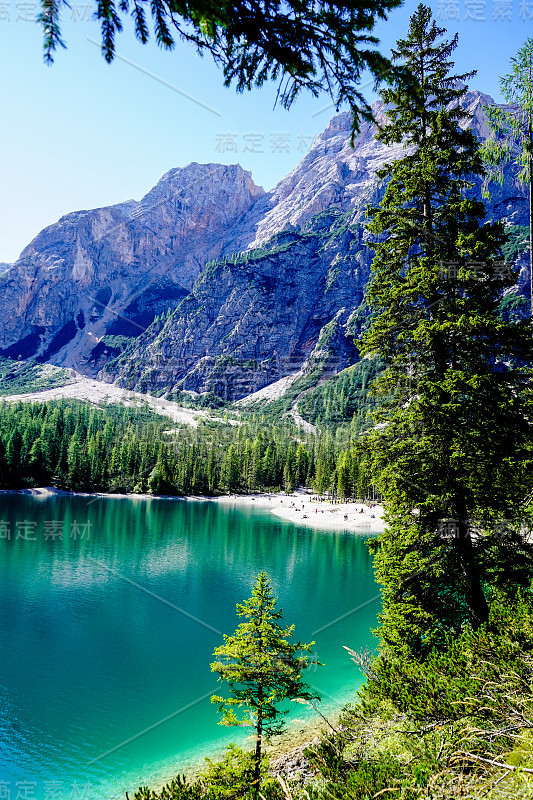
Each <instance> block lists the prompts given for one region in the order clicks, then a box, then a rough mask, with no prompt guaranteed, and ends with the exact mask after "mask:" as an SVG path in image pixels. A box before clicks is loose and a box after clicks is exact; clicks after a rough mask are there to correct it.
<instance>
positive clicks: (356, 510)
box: [188, 490, 384, 533]
mask: <svg viewBox="0 0 533 800" xmlns="http://www.w3.org/2000/svg"><path fill="white" fill-rule="evenodd" d="M313 498H314V499H313ZM188 499H190V500H193V499H196V500H214V501H215V502H217V503H223V504H224V505H234V506H235V507H238V508H243V507H248V508H262V509H268V510H269V511H270V512H271V513H272V514H275V515H276V516H277V517H281V518H282V519H285V520H287V521H288V522H293V523H295V524H296V525H304V526H307V527H309V528H320V529H322V530H329V531H341V532H344V531H351V532H353V533H369V532H371V533H379V532H380V531H382V530H383V529H384V522H383V507H382V506H380V505H377V504H375V503H372V504H371V505H372V507H371V508H370V507H369V504H361V503H331V502H328V501H326V500H318V499H317V496H316V495H310V494H308V493H306V492H305V491H303V490H298V491H295V492H293V493H292V494H285V493H278V494H248V495H223V496H222V497H216V498H211V497H206V498H200V497H198V498H188Z"/></svg>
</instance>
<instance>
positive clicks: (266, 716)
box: [211, 571, 319, 791]
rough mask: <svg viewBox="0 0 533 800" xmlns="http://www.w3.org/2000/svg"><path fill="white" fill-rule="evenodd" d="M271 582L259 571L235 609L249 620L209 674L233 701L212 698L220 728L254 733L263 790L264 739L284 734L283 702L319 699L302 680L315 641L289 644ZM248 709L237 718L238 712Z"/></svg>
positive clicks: (227, 639)
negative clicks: (215, 676)
mask: <svg viewBox="0 0 533 800" xmlns="http://www.w3.org/2000/svg"><path fill="white" fill-rule="evenodd" d="M276 600H277V598H275V597H274V595H273V591H272V582H271V580H270V578H269V577H268V575H267V573H266V572H264V571H263V572H260V573H259V575H258V576H257V579H256V582H255V585H254V587H253V589H252V596H251V597H250V599H249V600H247V601H246V602H245V603H243V604H237V614H238V615H239V617H245V618H246V621H245V622H241V624H240V625H239V626H238V627H237V629H236V631H235V633H234V634H233V635H232V636H224V644H223V645H221V646H220V647H217V648H216V649H215V652H214V656H215V658H216V661H215V662H214V663H213V664H211V670H212V671H213V672H218V674H219V680H220V681H225V682H226V683H227V684H228V685H229V687H230V690H231V697H229V698H223V697H218V696H214V697H212V698H211V702H212V703H216V705H218V707H219V711H220V712H222V720H221V722H220V723H219V724H220V725H246V726H252V727H253V728H254V729H255V740H256V745H255V769H254V788H255V790H256V791H258V790H259V786H260V779H261V752H262V745H263V738H265V739H270V738H271V737H272V736H278V735H279V734H280V733H283V731H284V717H285V715H286V714H287V710H284V709H281V708H280V707H279V706H280V704H281V703H282V702H283V701H284V700H305V701H308V702H311V701H313V700H318V699H319V697H318V695H317V694H316V693H314V692H311V691H310V689H309V687H308V686H307V684H306V683H304V681H303V679H302V673H303V671H304V670H305V669H307V668H308V666H309V665H310V664H311V663H312V664H318V663H319V662H317V661H316V660H314V661H311V660H310V658H309V656H307V655H305V653H309V652H310V650H311V647H312V646H313V645H314V642H310V643H309V644H303V643H302V642H290V641H289V639H290V638H291V637H292V634H293V631H294V625H291V626H290V627H287V628H283V627H282V626H281V625H280V624H279V620H280V619H281V617H282V614H281V610H276ZM243 707H244V708H245V709H246V713H245V715H244V716H241V717H238V716H237V713H236V709H238V708H243Z"/></svg>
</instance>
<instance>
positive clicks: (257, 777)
mask: <svg viewBox="0 0 533 800" xmlns="http://www.w3.org/2000/svg"><path fill="white" fill-rule="evenodd" d="M262 694H263V687H262V686H260V687H259V695H260V700H261V699H262V697H261V696H262ZM262 738H263V709H262V706H261V705H259V708H258V711H257V729H256V740H255V766H254V793H255V795H256V796H259V789H260V788H261V743H262Z"/></svg>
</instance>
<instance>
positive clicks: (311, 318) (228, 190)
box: [0, 92, 529, 399]
mask: <svg viewBox="0 0 533 800" xmlns="http://www.w3.org/2000/svg"><path fill="white" fill-rule="evenodd" d="M487 102H491V98H490V97H488V96H487V95H484V94H482V93H480V92H468V93H467V95H466V97H465V99H464V105H465V108H466V110H467V111H469V112H470V113H471V114H472V115H473V119H472V122H471V123H469V124H470V125H471V126H472V127H473V129H474V130H475V131H476V133H477V134H478V135H479V136H480V137H482V138H483V137H485V136H486V135H487V128H486V123H485V118H484V113H483V107H484V106H485V105H486V103H487ZM375 113H376V116H377V118H378V119H383V109H382V107H381V105H380V104H379V103H378V104H376V105H375ZM374 133H375V127H374V126H373V125H370V124H368V123H367V124H365V125H363V126H362V128H361V131H360V133H359V135H358V137H357V138H356V140H355V143H354V147H353V148H352V147H351V144H350V117H349V115H348V114H338V115H336V116H335V117H334V118H333V119H332V120H331V122H330V123H329V125H328V126H327V128H326V129H325V131H324V132H323V133H322V134H321V135H320V136H319V137H318V139H317V140H316V142H315V143H314V144H313V146H312V148H311V150H310V151H309V153H307V154H306V156H305V157H304V158H303V159H302V161H301V162H300V164H298V166H297V167H296V168H295V169H294V170H293V171H292V172H291V173H290V174H289V175H287V177H286V178H284V179H283V180H282V181H280V183H279V184H278V185H277V186H276V187H275V188H274V189H273V190H272V191H271V192H268V193H265V192H264V191H263V190H262V189H261V188H259V187H257V186H255V184H254V183H253V181H252V179H251V177H250V175H249V173H247V172H245V171H244V170H243V169H242V168H241V167H240V166H238V165H235V166H231V167H226V166H222V165H217V164H206V165H198V164H191V165H189V166H188V167H184V168H182V169H174V170H171V171H170V172H168V173H167V174H166V175H165V176H163V178H162V179H161V181H160V182H159V183H158V184H157V186H156V187H154V189H152V190H151V191H150V192H149V193H148V194H147V195H146V197H144V198H143V199H142V200H141V201H140V202H139V203H137V202H135V201H129V202H127V203H123V204H120V205H117V206H112V207H109V208H104V209H97V210H94V211H81V212H76V213H74V214H69V215H67V216H66V217H63V218H62V219H61V220H60V221H59V222H58V223H56V224H55V225H52V226H50V227H49V228H47V229H45V230H44V231H42V232H41V233H40V234H39V236H37V237H36V239H35V240H34V241H33V242H32V243H31V244H30V245H29V246H28V247H27V248H26V249H25V250H24V252H23V253H22V255H21V257H20V259H19V260H18V261H17V262H16V264H14V265H13V266H12V267H11V268H10V269H9V270H8V271H7V272H5V273H4V274H0V290H1V291H0V355H4V356H10V357H15V358H16V357H17V356H19V355H20V356H22V357H23V358H27V357H30V356H33V357H37V358H38V359H40V360H42V361H50V362H51V363H54V364H58V365H61V366H71V367H74V368H76V369H77V370H78V372H82V373H84V374H86V375H90V376H93V377H94V376H96V375H98V376H99V377H100V378H101V379H103V380H105V381H117V382H118V383H119V384H120V385H123V386H127V387H129V388H135V389H137V390H139V391H148V392H150V391H152V392H157V393H164V392H173V391H175V390H177V389H182V388H186V389H194V390H195V391H208V390H213V391H215V392H217V393H218V394H221V395H222V396H224V397H226V398H228V399H236V398H240V397H243V396H245V395H246V394H248V393H250V392H254V391H256V390H259V389H261V388H262V387H264V386H267V385H268V384H269V383H272V382H274V381H277V380H279V379H280V378H283V377H284V376H291V375H296V374H297V373H301V374H305V373H309V372H310V371H312V372H313V374H315V373H316V374H318V372H320V370H318V371H317V369H318V368H317V364H318V363H319V362H320V364H321V365H322V366H321V370H322V372H321V374H322V373H323V374H324V375H326V374H329V373H331V372H332V371H338V370H341V369H343V368H344V367H346V366H348V365H349V364H351V363H352V362H353V359H354V358H355V357H356V352H355V348H354V345H353V339H352V337H351V336H350V335H349V330H350V329H351V328H352V327H353V326H354V324H355V322H354V320H355V319H356V317H357V316H358V315H360V314H361V313H362V310H361V300H362V296H363V292H364V287H365V285H366V282H367V280H368V277H369V274H370V264H371V259H372V253H371V251H370V250H369V249H368V248H367V246H366V243H365V234H364V231H363V222H364V218H365V212H366V208H367V206H368V205H369V204H376V203H378V202H379V200H380V198H381V196H382V193H383V189H384V187H383V185H382V184H381V182H380V181H379V180H378V179H377V177H376V174H375V173H376V170H377V169H379V167H381V166H383V165H384V164H385V163H387V162H388V161H391V160H394V159H396V158H398V157H399V156H400V155H401V154H402V153H403V148H402V146H401V145H397V146H395V147H392V148H390V147H385V146H384V145H382V144H381V143H380V142H378V141H376V139H375V138H374ZM472 193H474V194H477V195H480V186H479V184H476V185H475V186H474V188H473V189H472ZM487 215H488V217H489V218H493V219H504V220H506V221H507V222H508V223H510V224H512V225H524V224H526V223H527V196H526V187H523V186H521V185H520V184H519V182H518V180H517V178H516V173H515V172H514V171H513V170H512V169H508V170H507V171H506V174H505V180H504V184H503V186H494V187H493V192H492V197H491V199H490V201H489V203H488V204H487ZM522 244H523V243H522ZM520 248H521V245H520V246H519V247H517V248H516V253H515V254H514V256H513V257H514V258H515V260H516V261H517V263H518V264H519V266H520V268H521V271H520V276H519V279H518V288H519V290H521V291H525V289H526V287H527V285H528V280H529V273H528V269H529V268H528V265H527V262H526V260H525V259H523V258H522V257H521V252H522V250H521V249H520ZM239 253H240V254H241V255H238V254H239ZM206 264H207V266H206ZM13 309H15V313H14V314H13ZM325 339H327V340H328V342H330V345H328V347H326V349H324V347H323V342H324V341H325ZM333 343H334V346H333ZM328 348H329V349H328ZM333 350H335V353H336V355H335V360H334V361H332V359H331V353H332V352H333Z"/></svg>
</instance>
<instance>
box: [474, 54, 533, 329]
mask: <svg viewBox="0 0 533 800" xmlns="http://www.w3.org/2000/svg"><path fill="white" fill-rule="evenodd" d="M511 64H512V71H511V72H510V73H509V74H508V75H505V76H504V77H503V78H501V79H500V86H501V91H502V94H503V96H504V98H505V100H506V101H507V103H508V104H509V105H508V107H507V108H502V107H501V106H488V108H487V109H486V114H487V122H488V125H489V128H490V130H491V136H490V137H489V139H488V140H487V141H486V143H485V145H484V147H483V150H482V152H483V156H484V158H485V160H486V163H487V165H488V167H489V170H488V173H487V176H486V179H485V183H484V187H483V188H484V193H485V195H488V185H489V183H490V181H491V180H496V181H497V182H498V183H499V184H502V183H503V178H504V168H505V166H507V164H516V165H517V166H519V167H520V168H521V169H520V171H519V173H518V180H519V181H520V183H527V184H528V185H529V276H530V280H529V287H530V301H531V302H530V306H531V316H533V39H531V38H529V39H527V40H526V41H525V42H524V44H523V46H522V47H521V48H520V50H519V51H518V53H517V55H516V58H512V59H511Z"/></svg>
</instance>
